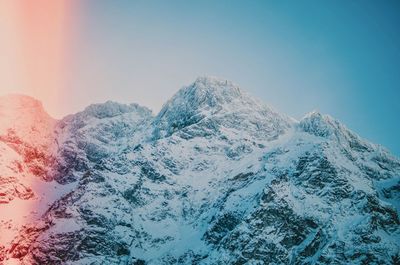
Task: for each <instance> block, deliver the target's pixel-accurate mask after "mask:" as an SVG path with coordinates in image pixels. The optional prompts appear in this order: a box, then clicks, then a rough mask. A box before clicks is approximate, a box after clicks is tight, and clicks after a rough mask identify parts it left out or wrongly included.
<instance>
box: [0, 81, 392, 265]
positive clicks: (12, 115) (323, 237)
mask: <svg viewBox="0 0 400 265" xmlns="http://www.w3.org/2000/svg"><path fill="white" fill-rule="evenodd" d="M19 101H24V103H23V104H20V105H18V102H19ZM11 103H12V104H11ZM16 106H20V107H21V106H23V107H24V108H20V107H18V108H17V107H16ZM25 108H26V109H25ZM14 110H16V111H14ZM17 110H18V111H17ZM27 115H32V117H31V116H27ZM16 117H26V120H18V119H16ZM0 119H1V130H0V148H1V150H2V152H1V153H0V170H1V171H0V172H1V173H0V183H1V185H0V203H1V204H0V212H1V214H0V218H1V219H0V221H1V223H0V228H1V231H2V233H1V235H0V239H1V240H0V244H1V245H0V260H2V262H3V263H4V264H136V265H138V264H399V262H400V252H399V249H400V229H399V224H400V221H399V216H398V214H399V210H400V203H399V201H400V161H399V160H398V159H397V158H395V157H394V156H392V155H391V154H389V153H388V151H386V150H385V149H384V148H382V147H381V146H378V145H375V144H372V143H369V142H367V141H365V140H363V139H361V138H360V137H359V136H357V135H356V134H354V133H353V132H351V131H350V130H349V129H347V128H346V127H345V126H344V125H343V124H341V123H340V122H338V121H337V120H335V119H333V118H331V117H329V116H325V115H321V114H319V113H316V112H313V113H310V114H308V115H306V116H305V117H304V118H303V119H302V120H300V121H296V120H294V119H291V118H289V117H287V116H285V115H281V114H279V113H277V112H276V111H274V110H272V109H271V108H269V107H268V106H266V105H264V104H263V103H262V102H259V101H258V100H256V99H254V98H252V97H251V96H249V95H248V94H246V93H245V92H243V91H241V90H240V89H239V87H238V86H237V85H235V84H233V83H231V82H229V81H226V80H221V79H216V78H210V77H202V78H198V79H197V80H196V81H195V82H194V83H193V84H191V85H189V86H188V87H184V88H182V89H181V90H180V91H178V92H177V94H176V95H175V96H173V97H172V98H171V99H170V100H169V101H168V102H167V103H166V104H165V105H164V106H163V108H162V110H161V111H160V113H159V114H157V115H156V116H153V115H152V113H151V111H150V110H148V109H147V108H144V107H141V106H139V105H136V104H131V105H124V104H119V103H115V102H106V103H104V104H96V105H91V106H89V107H87V108H86V109H85V110H84V111H82V112H79V113H77V114H74V115H70V116H67V117H65V118H64V119H62V120H59V121H55V120H54V119H51V118H50V117H49V116H48V115H47V114H46V113H45V112H44V111H43V108H42V107H41V105H40V104H39V103H38V102H37V101H36V100H33V99H31V98H27V97H23V96H12V97H11V98H9V97H4V98H0ZM3 120H4V121H6V120H7V122H3ZM11 120H15V122H10V121H11ZM32 126H33V127H32ZM26 150H36V151H35V152H34V154H35V155H34V156H33V159H26V156H27V155H26V154H27V153H28V154H30V152H33V151H28V152H27V151H26ZM28 157H29V155H28ZM35 168H40V170H35ZM32 169H33V170H32ZM22 216H23V217H24V218H22Z"/></svg>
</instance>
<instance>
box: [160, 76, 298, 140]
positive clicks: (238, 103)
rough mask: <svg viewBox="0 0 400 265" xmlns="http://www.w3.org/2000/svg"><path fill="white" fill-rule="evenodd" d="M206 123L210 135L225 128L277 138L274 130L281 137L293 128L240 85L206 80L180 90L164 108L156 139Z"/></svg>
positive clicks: (212, 79) (201, 78)
mask: <svg viewBox="0 0 400 265" xmlns="http://www.w3.org/2000/svg"><path fill="white" fill-rule="evenodd" d="M202 120H203V121H204V122H205V121H206V120H207V122H205V123H207V124H203V125H204V126H205V127H207V126H208V127H210V126H211V124H213V125H212V126H211V127H213V129H210V130H209V131H214V130H217V129H216V128H217V127H220V126H222V127H225V128H231V129H232V128H235V129H238V130H239V128H246V129H247V130H251V131H252V132H254V131H260V132H261V133H264V131H265V132H267V134H274V133H271V131H273V130H274V129H273V128H275V129H276V128H279V130H276V131H277V132H278V134H280V133H281V132H282V131H284V129H283V128H287V127H289V126H290V125H289V124H290V122H289V121H288V119H286V117H283V116H282V115H280V114H279V113H276V112H275V111H273V110H272V109H270V108H269V107H268V106H266V105H265V104H263V103H261V102H259V101H258V100H257V99H255V98H253V97H251V96H250V95H248V94H247V93H245V92H242V91H241V90H240V88H239V86H238V85H236V84H234V83H232V82H230V81H228V80H226V79H221V78H216V77H209V76H204V77H199V78H197V79H196V81H195V82H194V83H192V84H191V85H189V86H187V87H183V88H182V89H180V90H179V91H178V92H177V93H176V94H175V95H174V96H173V97H172V98H171V99H170V100H169V101H168V102H167V103H166V104H164V106H163V108H162V109H161V111H160V113H159V114H158V115H157V117H156V119H155V121H154V124H155V128H156V130H155V131H156V133H155V137H156V138H158V137H163V136H169V135H171V134H172V133H174V132H175V131H179V130H181V129H184V128H188V127H189V126H191V125H194V124H199V122H200V121H202ZM204 122H203V123H204ZM254 126H255V127H257V128H258V129H256V128H253V127H254ZM261 128H263V129H261ZM281 129H282V130H281ZM274 136H276V135H275V134H274Z"/></svg>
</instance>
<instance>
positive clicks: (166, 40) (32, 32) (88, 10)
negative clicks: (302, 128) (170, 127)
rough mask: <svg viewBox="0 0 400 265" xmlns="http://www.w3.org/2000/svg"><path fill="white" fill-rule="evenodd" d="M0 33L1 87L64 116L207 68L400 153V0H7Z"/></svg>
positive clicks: (156, 93) (151, 92)
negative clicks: (325, 116)
mask: <svg viewBox="0 0 400 265" xmlns="http://www.w3.org/2000/svg"><path fill="white" fill-rule="evenodd" d="M27 3H31V4H27ZM0 33H1V34H0V56H1V58H2V59H1V61H0V92H2V93H9V92H17V93H24V94H29V95H32V96H34V97H37V98H39V99H40V100H42V101H43V103H44V105H45V107H46V109H47V110H48V111H49V113H50V114H51V115H53V116H55V117H58V118H59V117H62V116H64V115H66V114H68V113H73V112H77V111H79V110H81V109H83V108H84V107H85V106H87V105H88V104H90V103H95V102H103V101H106V100H109V99H111V100H115V101H119V102H125V103H128V102H136V103H139V104H141V105H145V106H148V107H150V108H152V109H153V110H154V111H158V110H159V109H160V107H161V105H162V104H163V103H164V102H165V101H166V100H167V99H168V98H170V97H171V96H172V95H173V94H174V93H175V92H176V91H177V90H178V89H179V88H180V87H182V86H183V85H187V84H189V83H191V82H192V81H194V80H195V78H196V77H197V76H199V75H205V74H207V75H213V76H219V77H223V78H226V79H230V80H232V81H234V82H235V83H237V84H239V85H240V86H241V87H242V88H243V89H244V90H247V91H248V92H250V93H251V94H253V95H254V96H256V97H259V98H260V99H261V100H263V101H265V102H266V103H268V104H269V105H271V106H272V107H274V108H275V109H277V110H278V111H280V112H282V113H286V114H288V115H290V116H293V117H294V118H297V119H299V118H301V117H302V116H303V115H304V114H306V113H307V112H309V111H312V110H315V109H316V110H319V111H320V112H322V113H328V114H330V115H331V116H333V117H335V118H337V119H339V120H341V121H342V122H343V123H344V124H346V125H347V126H348V127H349V128H350V129H352V130H354V131H355V132H357V133H359V134H360V135H361V136H363V137H365V138H367V139H369V140H372V141H373V142H376V143H380V144H382V145H384V146H386V147H388V148H389V149H390V150H391V151H393V152H394V153H396V154H397V155H400V140H399V136H398V135H400V132H399V131H400V119H399V114H400V104H399V100H400V2H399V1H388V0H384V1H378V0H376V1H368V0H355V1H344V0H336V1H330V0H327V1H317V0H315V1H305V0H304V1H254V0H253V1H233V0H226V1H204V0H202V1H200V0H199V1H194V0H193V1H132V0H126V1H125V0H120V1H116V0H114V1H109V0H96V1H94V0H93V1H89V0H88V1H79V0H59V1H53V0H37V1H22V0H15V1H11V0H10V1H7V0H5V1H3V2H1V4H0Z"/></svg>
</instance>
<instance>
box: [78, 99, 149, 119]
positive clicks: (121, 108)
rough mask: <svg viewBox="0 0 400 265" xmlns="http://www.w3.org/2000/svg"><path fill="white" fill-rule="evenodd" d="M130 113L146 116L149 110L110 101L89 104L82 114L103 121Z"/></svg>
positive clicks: (133, 104) (135, 105) (136, 105)
mask: <svg viewBox="0 0 400 265" xmlns="http://www.w3.org/2000/svg"><path fill="white" fill-rule="evenodd" d="M130 112H140V113H145V114H147V115H150V114H151V111H150V110H149V109H147V108H146V107H142V106H139V105H138V104H135V103H132V104H122V103H118V102H114V101H110V100H109V101H106V102H104V103H97V104H91V105H89V106H88V107H86V108H85V110H84V111H83V112H82V113H85V114H86V115H89V116H92V117H95V118H98V119H103V118H112V117H115V116H118V115H122V114H125V113H130Z"/></svg>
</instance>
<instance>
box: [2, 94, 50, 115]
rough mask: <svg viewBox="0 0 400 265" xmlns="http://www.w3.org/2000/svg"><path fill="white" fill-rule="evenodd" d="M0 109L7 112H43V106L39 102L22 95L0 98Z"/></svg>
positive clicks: (9, 95)
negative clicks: (26, 110)
mask: <svg viewBox="0 0 400 265" xmlns="http://www.w3.org/2000/svg"><path fill="white" fill-rule="evenodd" d="M0 109H3V110H7V111H10V110H15V109H19V110H21V109H37V110H41V111H44V108H43V105H42V103H41V102H40V101H39V100H37V99H35V98H33V97H31V96H27V95H22V94H7V95H4V96H0Z"/></svg>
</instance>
